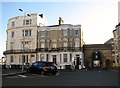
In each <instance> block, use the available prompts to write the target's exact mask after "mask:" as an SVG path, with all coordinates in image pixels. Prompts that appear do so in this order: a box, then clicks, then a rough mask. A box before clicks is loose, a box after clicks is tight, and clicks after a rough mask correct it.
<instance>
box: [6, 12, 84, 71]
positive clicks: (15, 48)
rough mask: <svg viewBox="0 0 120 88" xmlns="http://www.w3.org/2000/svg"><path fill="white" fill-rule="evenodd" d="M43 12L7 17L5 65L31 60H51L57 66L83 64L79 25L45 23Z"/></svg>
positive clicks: (21, 63)
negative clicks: (48, 24) (47, 24)
mask: <svg viewBox="0 0 120 88" xmlns="http://www.w3.org/2000/svg"><path fill="white" fill-rule="evenodd" d="M45 23H46V19H45V18H44V15H41V14H40V15H39V14H31V15H30V16H18V17H14V18H11V19H9V21H8V29H7V41H6V51H5V52H4V55H5V56H6V58H7V61H6V66H8V67H10V66H17V65H18V66H22V65H23V63H24V64H27V63H29V64H31V63H33V62H35V61H50V62H55V63H56V64H57V65H58V66H59V68H60V69H64V68H65V67H66V66H67V65H72V64H74V65H76V68H82V67H83V66H84V60H83V53H82V46H83V43H84V42H83V34H82V31H81V25H70V24H61V23H62V19H61V18H59V25H51V26H46V24H45Z"/></svg>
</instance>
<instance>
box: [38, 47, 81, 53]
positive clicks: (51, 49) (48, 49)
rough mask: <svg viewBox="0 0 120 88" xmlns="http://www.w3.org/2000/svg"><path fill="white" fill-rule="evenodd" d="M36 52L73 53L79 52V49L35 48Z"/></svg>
mask: <svg viewBox="0 0 120 88" xmlns="http://www.w3.org/2000/svg"><path fill="white" fill-rule="evenodd" d="M36 51H37V52H55V51H57V52H74V51H81V47H77V48H75V47H59V48H37V49H36Z"/></svg>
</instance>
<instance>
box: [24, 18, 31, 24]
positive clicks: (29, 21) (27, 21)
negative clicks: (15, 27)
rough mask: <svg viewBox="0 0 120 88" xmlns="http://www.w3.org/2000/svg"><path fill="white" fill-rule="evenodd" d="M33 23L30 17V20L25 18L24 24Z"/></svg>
mask: <svg viewBox="0 0 120 88" xmlns="http://www.w3.org/2000/svg"><path fill="white" fill-rule="evenodd" d="M30 24H32V20H31V19H29V20H23V25H30Z"/></svg>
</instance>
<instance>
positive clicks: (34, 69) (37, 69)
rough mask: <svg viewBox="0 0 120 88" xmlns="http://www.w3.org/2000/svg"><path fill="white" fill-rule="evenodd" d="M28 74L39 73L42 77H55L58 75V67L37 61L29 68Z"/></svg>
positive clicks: (50, 63) (51, 63)
mask: <svg viewBox="0 0 120 88" xmlns="http://www.w3.org/2000/svg"><path fill="white" fill-rule="evenodd" d="M27 72H29V73H39V74H41V75H47V73H51V74H52V75H55V74H56V73H57V66H56V64H55V63H53V62H44V61H37V62H34V63H33V64H32V65H30V66H28V67H27Z"/></svg>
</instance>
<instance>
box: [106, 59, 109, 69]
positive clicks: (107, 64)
mask: <svg viewBox="0 0 120 88" xmlns="http://www.w3.org/2000/svg"><path fill="white" fill-rule="evenodd" d="M105 64H106V68H110V60H109V59H107V60H106V61H105Z"/></svg>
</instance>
